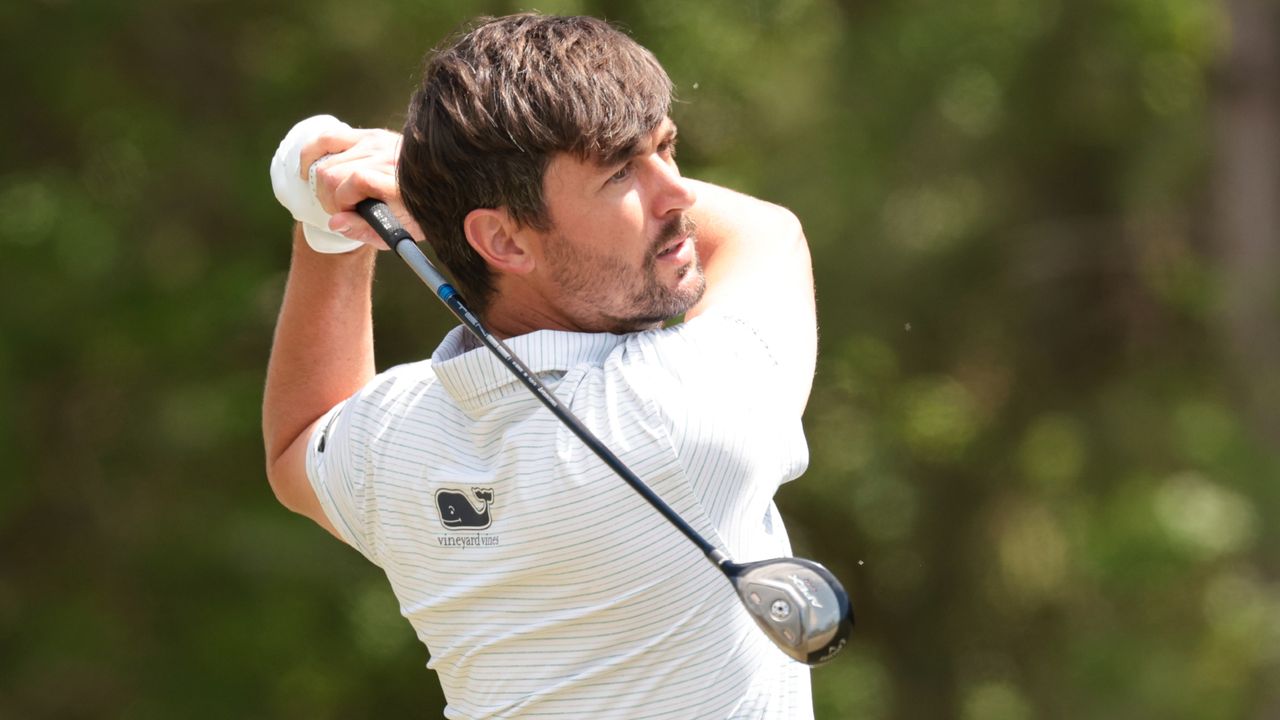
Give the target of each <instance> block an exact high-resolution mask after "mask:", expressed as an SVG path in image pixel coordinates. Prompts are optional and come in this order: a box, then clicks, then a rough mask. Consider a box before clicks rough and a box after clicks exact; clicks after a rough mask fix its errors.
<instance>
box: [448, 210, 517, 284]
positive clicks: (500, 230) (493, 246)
mask: <svg viewBox="0 0 1280 720" xmlns="http://www.w3.org/2000/svg"><path fill="white" fill-rule="evenodd" d="M462 230H463V232H464V233H466V236H467V242H468V243H470V244H471V247H472V248H474V249H475V251H476V252H477V253H480V257H482V258H484V259H485V262H487V263H489V265H490V267H492V268H493V269H494V270H496V271H498V272H508V273H515V274H517V275H523V274H525V273H528V272H530V271H531V270H533V267H534V262H533V255H531V254H530V253H529V249H528V247H527V245H526V242H525V238H524V234H523V233H522V232H521V231H520V228H519V225H518V224H517V223H516V222H515V221H514V220H513V219H512V218H511V216H510V215H509V214H507V211H506V210H502V209H495V208H476V209H475V210H472V211H471V212H469V213H467V217H466V218H464V219H463V221H462Z"/></svg>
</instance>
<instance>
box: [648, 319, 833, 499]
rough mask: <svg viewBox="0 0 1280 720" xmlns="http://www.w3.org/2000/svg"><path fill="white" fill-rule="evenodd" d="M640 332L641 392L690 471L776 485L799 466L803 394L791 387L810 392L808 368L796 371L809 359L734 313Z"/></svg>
mask: <svg viewBox="0 0 1280 720" xmlns="http://www.w3.org/2000/svg"><path fill="white" fill-rule="evenodd" d="M642 337H643V340H641V342H640V351H639V352H638V353H637V355H638V356H639V357H640V358H643V360H642V362H643V364H644V365H645V366H646V367H647V368H648V369H649V372H648V373H647V374H648V375H649V376H650V377H651V378H652V382H653V386H652V387H651V388H649V392H648V393H646V394H648V395H650V396H652V397H654V398H655V399H656V402H657V403H658V405H659V408H658V412H660V413H661V414H663V415H664V416H666V417H667V419H668V422H669V426H670V428H671V434H672V440H673V443H674V444H675V446H676V449H677V453H678V455H679V456H680V457H681V459H682V462H685V463H686V467H687V469H688V470H689V471H690V472H691V474H692V475H693V476H703V475H720V476H723V475H726V474H728V475H734V474H742V475H750V476H754V477H756V478H757V479H758V480H759V481H763V482H765V483H767V484H769V485H772V486H773V487H776V485H777V483H779V482H785V481H787V480H792V479H794V478H796V477H798V476H799V475H800V474H801V473H803V472H804V470H805V469H806V468H807V467H808V463H809V455H808V445H807V443H806V441H805V438H804V430H803V426H802V424H801V413H800V412H799V411H798V410H797V408H800V407H803V402H797V398H794V397H790V394H791V393H794V392H799V391H800V390H797V388H802V390H803V392H805V394H806V395H807V393H808V388H809V385H810V384H811V382H812V376H810V377H808V378H804V379H803V380H804V382H796V381H795V379H796V373H801V372H809V371H808V370H807V369H806V368H808V367H812V365H811V364H808V363H806V362H804V361H803V358H793V357H792V355H793V353H792V351H791V350H790V349H788V348H775V347H772V346H770V345H769V344H768V343H767V342H766V340H765V339H764V337H763V336H762V335H761V334H760V333H759V332H757V331H756V329H755V328H754V327H753V326H752V324H751V322H750V321H749V320H746V319H744V318H741V317H738V316H735V315H728V314H720V313H707V314H704V315H701V316H699V317H697V318H695V319H693V320H691V321H689V322H687V323H684V324H682V325H678V326H675V327H672V328H667V329H665V330H661V331H657V332H654V333H647V334H644V335H643V336H642ZM801 400H802V398H801ZM748 468H754V470H751V469H748ZM756 471H760V472H756ZM769 478H771V479H772V480H770V479H769Z"/></svg>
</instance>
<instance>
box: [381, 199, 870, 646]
mask: <svg viewBox="0 0 1280 720" xmlns="http://www.w3.org/2000/svg"><path fill="white" fill-rule="evenodd" d="M356 211H357V212H359V214H360V216H361V217H363V218H364V219H365V220H366V221H367V222H368V223H369V224H370V225H371V226H372V227H373V229H374V230H376V231H377V233H378V235H379V236H380V237H381V238H382V240H383V241H384V242H386V244H387V247H389V248H391V249H392V250H393V251H395V253H396V254H397V255H399V256H400V257H401V258H402V259H403V260H404V261H405V262H406V263H407V264H408V265H409V267H410V268H411V269H412V270H413V271H414V273H415V274H417V276H418V277H419V278H421V279H422V281H423V282H425V283H426V284H427V285H428V286H429V287H430V288H431V289H432V291H433V292H435V294H436V296H437V297H439V298H440V300H441V301H442V302H443V303H444V304H445V305H446V306H447V307H448V308H449V310H450V311H451V312H452V313H453V314H454V315H455V316H456V317H457V318H458V320H459V321H460V322H461V323H462V324H463V326H465V327H466V328H467V330H469V331H470V332H471V334H473V335H475V337H476V339H477V340H479V341H480V342H481V343H483V344H484V346H485V347H487V348H489V350H491V351H492V352H493V354H494V355H497V356H498V359H499V360H500V361H501V362H502V364H503V365H505V366H506V367H507V368H508V369H509V370H510V371H511V372H512V373H513V374H515V376H516V377H517V378H518V379H519V380H520V382H522V383H524V385H525V387H527V388H529V390H530V391H532V392H533V394H534V395H535V396H537V398H538V399H539V400H540V401H542V404H543V405H545V406H546V407H547V409H548V410H550V411H551V412H552V414H554V415H555V416H556V417H557V418H559V419H560V421H561V422H563V423H564V424H565V425H566V426H567V427H568V428H569V429H570V430H571V431H573V434H574V435H577V436H578V438H579V439H581V440H582V442H583V443H585V444H586V445H587V447H588V448H590V449H591V451H592V452H594V453H595V454H596V455H597V456H598V457H599V458H600V459H601V460H603V461H604V462H605V464H606V465H608V466H609V467H610V468H611V469H612V470H613V471H614V472H616V473H617V474H618V475H619V476H620V477H621V478H622V479H623V480H625V481H626V482H627V484H629V485H630V486H631V487H632V488H633V489H635V491H636V492H638V493H640V495H641V496H642V497H643V498H644V499H645V500H647V501H648V502H649V504H650V505H652V506H653V507H654V508H655V509H656V510H657V511H658V512H659V513H661V514H662V516H663V517H665V518H666V519H667V520H669V521H670V522H671V524H672V525H675V526H676V529H678V530H679V531H680V532H681V533H683V534H684V536H685V537H687V538H689V540H690V541H691V542H693V544H694V545H697V546H698V548H699V549H700V550H702V552H703V554H704V555H706V557H707V559H708V560H710V561H711V563H712V564H713V565H715V566H716V567H717V568H719V569H720V571H721V572H723V573H724V574H725V577H727V578H729V581H730V582H732V583H733V586H734V589H735V590H737V592H738V597H739V598H741V600H742V604H743V605H744V606H745V607H746V608H747V612H748V613H749V614H750V615H751V617H752V618H754V619H755V621H756V624H757V625H759V626H760V629H761V630H763V631H764V633H765V635H767V636H768V637H769V639H770V640H772V641H773V643H774V644H775V645H777V646H778V648H779V649H781V650H782V651H783V652H784V653H786V654H787V655H789V656H791V657H792V658H795V659H796V660H799V661H800V662H803V663H807V664H809V665H820V664H822V663H825V662H827V661H828V660H830V659H831V658H833V657H835V655H836V653H838V652H840V650H841V648H843V647H844V646H845V643H847V642H848V638H849V633H850V631H851V630H852V628H853V608H852V607H851V605H850V604H849V596H848V594H847V593H845V591H844V588H843V587H842V586H841V585H840V581H839V580H836V578H835V576H834V575H832V574H831V573H830V572H829V571H828V570H827V569H826V568H824V567H823V566H821V565H819V564H818V563H815V562H813V561H810V560H805V559H802V558H778V559H775V560H762V561H760V562H752V563H735V562H733V561H732V560H730V558H729V556H728V555H726V554H725V553H724V552H722V551H721V550H720V549H718V548H716V547H715V546H714V545H712V544H711V543H710V542H708V541H707V539H706V538H704V537H702V535H700V534H698V532H697V531H696V530H694V529H693V527H692V526H690V525H689V524H688V523H687V522H685V521H684V518H681V517H680V516H679V515H678V514H677V513H676V511H675V510H672V509H671V507H670V506H669V505H667V504H666V503H665V502H663V500H662V498H660V497H658V495H657V494H656V493H654V492H653V490H651V489H650V488H649V486H648V485H646V484H645V483H644V481H643V480H641V479H640V478H639V477H638V476H637V475H636V474H635V473H633V472H632V471H631V469H630V468H628V467H627V466H626V465H624V464H623V462H622V461H621V460H619V459H618V457H617V456H616V455H614V454H613V452H612V451H611V450H609V448H607V447H606V446H605V445H604V443H603V442H602V441H601V440H600V439H599V438H597V437H596V436H595V435H594V434H593V433H592V432H591V431H590V430H588V429H587V427H586V426H585V425H583V424H582V421H581V420H579V419H578V418H577V417H576V416H575V415H574V414H573V413H572V412H570V411H569V409H568V408H566V407H565V406H564V405H561V404H560V401H559V400H558V399H557V398H556V396H555V394H554V393H552V392H551V390H550V389H549V388H548V387H547V386H546V385H543V384H542V382H541V381H540V380H538V378H537V377H535V376H534V374H533V373H532V372H531V371H530V370H529V368H528V366H526V365H525V364H524V362H523V361H521V360H520V358H518V357H516V356H515V355H514V354H513V353H512V352H511V350H509V349H508V348H507V346H506V345H505V344H504V343H503V342H502V341H501V340H499V339H498V338H496V337H494V336H493V335H492V334H490V333H489V331H488V330H487V329H486V328H485V327H484V325H483V324H481V322H480V319H479V318H478V317H476V315H475V314H474V313H472V312H471V310H470V308H468V307H467V305H466V303H464V302H463V300H462V298H461V297H460V296H459V295H458V292H457V291H456V290H454V288H453V286H452V285H450V284H449V282H448V280H447V279H446V278H445V277H444V275H442V274H441V273H440V271H438V270H437V269H436V268H435V266H434V265H432V264H431V261H430V260H428V259H427V257H426V255H424V254H423V253H422V250H420V249H419V248H418V246H417V244H416V243H415V242H414V240H413V238H412V237H411V236H410V235H409V233H408V231H407V230H405V229H404V228H403V227H402V226H401V225H400V222H399V221H398V220H397V219H396V217H395V215H393V214H392V212H391V209H390V208H388V207H387V205H386V204H385V203H382V202H378V201H376V200H372V199H368V200H363V201H361V202H360V203H359V204H358V205H357V206H356Z"/></svg>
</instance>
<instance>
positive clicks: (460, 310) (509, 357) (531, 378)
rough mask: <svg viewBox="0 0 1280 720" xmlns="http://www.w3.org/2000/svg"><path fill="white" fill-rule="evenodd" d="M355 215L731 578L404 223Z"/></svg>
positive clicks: (385, 215)
mask: <svg viewBox="0 0 1280 720" xmlns="http://www.w3.org/2000/svg"><path fill="white" fill-rule="evenodd" d="M356 210H357V211H358V212H359V213H360V215H361V217H363V218H364V219H365V220H366V221H368V223H369V224H370V225H372V226H373V229H374V230H376V231H377V232H378V235H379V236H380V237H381V238H382V239H383V241H384V242H386V243H387V246H388V247H390V248H391V249H392V250H394V251H395V253H396V254H397V255H399V256H400V258H401V259H403V260H404V261H405V263H406V264H407V265H408V266H409V268H410V269H412V270H413V272H414V274H416V275H417V276H418V277H419V278H421V279H422V281H423V282H424V283H426V284H427V286H428V287H430V288H431V290H432V292H434V293H435V294H436V297H437V298H439V299H440V301H441V302H443V303H444V304H445V307H447V308H449V311H450V312H451V313H453V315H454V317H456V318H457V319H458V321H459V322H461V323H462V325H463V327H465V328H466V329H467V330H468V331H469V332H470V333H471V334H472V335H474V336H475V337H476V339H477V340H479V341H480V342H481V343H482V344H483V345H484V346H485V347H487V348H489V350H490V351H491V352H492V353H493V354H494V355H496V356H497V357H498V360H499V361H500V362H501V363H502V364H503V365H505V366H506V367H507V369H508V370H510V371H511V373H512V374H513V375H515V376H516V379H518V380H519V381H520V382H521V383H523V384H524V386H525V387H527V388H529V390H530V391H531V392H532V393H533V394H534V396H536V397H537V398H538V400H539V401H541V402H542V404H543V405H545V406H546V408H547V409H548V410H550V411H551V413H552V414H553V415H555V416H556V418H558V419H559V420H560V421H561V422H562V423H564V425H565V427H567V428H569V430H570V431H572V432H573V434H574V435H577V436H578V439H579V440H581V441H582V442H583V443H584V444H585V445H586V446H587V448H588V449H590V450H591V452H593V453H595V454H596V456H597V457H599V458H600V459H601V460H602V461H604V464H605V465H608V466H609V468H610V469H612V470H613V471H614V472H615V473H617V474H618V476H619V477H621V478H622V479H623V480H624V481H626V483H627V484H628V485H630V486H631V487H632V489H634V490H635V491H636V492H638V493H640V496H641V497H643V498H644V499H645V500H646V501H648V503H649V504H650V505H652V506H653V508H654V509H655V510H657V511H658V512H659V513H661V514H662V516H663V517H665V518H666V519H667V520H668V521H669V522H670V523H671V524H672V525H674V526H675V527H676V529H677V530H679V531H680V532H681V533H683V534H684V536H685V537H687V538H688V539H689V541H690V542H692V543H693V544H694V545H697V546H698V549H700V550H702V553H703V554H704V555H706V557H707V559H708V560H710V561H711V563H712V564H713V565H715V566H716V567H717V568H719V569H720V570H721V571H723V572H726V574H727V568H726V565H727V563H729V557H728V555H726V554H725V553H724V552H723V551H721V550H720V549H719V548H717V547H715V546H714V545H712V544H711V543H710V542H708V541H707V539H706V538H704V537H702V535H701V534H699V533H698V531H697V530H694V529H693V527H692V526H690V525H689V523H687V522H685V520H684V518H682V517H680V515H679V514H677V513H676V511H675V510H672V509H671V506H670V505H667V503H666V502H665V501H664V500H663V499H662V498H661V497H659V496H658V494H657V493H655V492H654V491H653V490H652V489H651V488H650V487H649V486H648V485H647V484H645V482H644V481H643V480H641V479H640V477H639V476H638V475H636V474H635V473H634V472H632V471H631V468H629V467H627V466H626V464H625V463H623V462H622V460H621V459H619V458H618V456H617V455H615V454H614V453H613V451H612V450H610V449H609V448H608V447H607V446H606V445H605V444H604V442H603V441H601V440H600V438H598V437H596V436H595V434H594V433H592V432H591V431H590V430H589V429H587V426H586V425H583V424H582V421H581V420H579V419H578V417H577V416H576V415H574V414H573V412H571V411H570V410H569V409H568V408H567V407H565V406H564V405H563V404H561V403H560V401H559V399H558V398H556V396H555V393H553V392H551V389H550V388H548V387H547V386H546V385H544V384H543V383H542V381H541V380H539V379H538V377H537V376H536V375H534V374H533V372H532V371H531V370H529V368H528V366H526V365H525V364H524V362H523V361H521V360H520V358H518V357H516V355H515V353H513V352H511V350H510V349H509V348H508V347H507V346H506V344H505V343H503V342H502V340H500V339H498V338H497V337H495V336H494V335H493V334H492V333H490V332H489V330H488V329H487V328H485V326H484V324H483V323H481V322H480V318H479V317H477V316H476V314H475V313H473V312H472V311H471V309H470V308H469V307H467V305H466V303H465V302H464V301H463V299H462V297H461V295H459V294H458V292H457V291H456V290H455V289H454V288H453V286H452V285H450V284H449V281H448V280H447V279H446V278H445V277H444V275H442V274H441V273H440V271H439V270H437V269H436V267H435V266H434V265H432V264H431V261H430V260H429V259H427V256H426V255H425V254H423V252H422V250H420V249H419V248H418V246H417V244H416V243H415V242H414V241H413V238H412V236H410V235H409V233H408V232H407V231H405V230H404V228H403V227H401V226H400V223H399V221H397V220H396V218H395V216H394V215H393V214H392V213H391V210H390V209H389V208H388V207H387V206H386V204H385V203H381V202H377V201H376V200H363V201H361V202H360V203H359V204H358V205H357V206H356Z"/></svg>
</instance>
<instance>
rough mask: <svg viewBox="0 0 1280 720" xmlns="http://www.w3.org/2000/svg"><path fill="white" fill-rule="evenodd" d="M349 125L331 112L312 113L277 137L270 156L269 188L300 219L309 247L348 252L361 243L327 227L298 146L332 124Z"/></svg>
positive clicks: (326, 219)
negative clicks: (305, 175) (325, 113)
mask: <svg viewBox="0 0 1280 720" xmlns="http://www.w3.org/2000/svg"><path fill="white" fill-rule="evenodd" d="M335 127H336V128H346V127H349V126H348V125H347V124H346V123H344V122H342V121H341V120H339V119H338V118H336V117H334V116H332V115H316V116H314V117H309V118H307V119H306V120H303V121H302V122H300V123H298V124H297V125H294V126H293V129H292V130H290V131H289V134H288V135H285V136H284V139H283V140H281V141H280V147H278V148H276V154H275V155H274V156H273V157H272V158H271V189H272V190H274V191H275V194H276V200H279V201H280V204H281V205H283V206H284V208H285V209H286V210H288V211H289V213H290V214H291V215H293V219H294V220H297V221H298V222H300V223H302V234H303V235H304V236H305V237H306V239H307V244H308V245H310V246H311V249H312V250H315V251H316V252H319V253H328V254H336V253H345V252H351V251H352V250H355V249H356V248H358V247H360V246H361V245H363V244H364V243H361V242H360V241H359V240H352V239H350V238H345V237H343V236H341V235H339V234H338V233H336V232H333V231H332V230H330V229H329V227H328V226H329V217H330V216H329V213H327V212H325V211H324V208H323V207H321V206H320V201H319V200H317V199H316V195H315V192H314V191H313V190H312V188H311V183H310V182H309V181H308V180H306V179H304V177H303V173H302V167H301V164H302V158H301V153H302V146H304V145H306V144H307V143H309V142H311V141H312V140H314V139H316V137H318V136H319V135H320V134H321V133H323V132H325V131H326V130H329V129H332V128H335Z"/></svg>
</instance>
